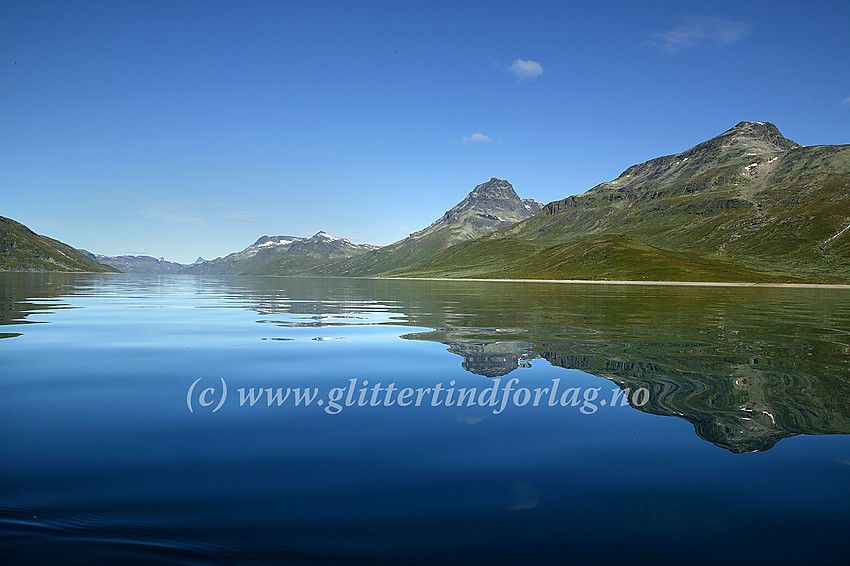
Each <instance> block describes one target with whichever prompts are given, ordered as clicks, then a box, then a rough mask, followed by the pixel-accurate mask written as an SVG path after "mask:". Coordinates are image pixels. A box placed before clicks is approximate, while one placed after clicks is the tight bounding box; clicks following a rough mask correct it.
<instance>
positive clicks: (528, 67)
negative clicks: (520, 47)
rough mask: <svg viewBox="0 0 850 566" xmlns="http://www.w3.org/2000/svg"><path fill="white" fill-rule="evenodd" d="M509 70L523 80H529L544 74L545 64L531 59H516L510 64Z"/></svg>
mask: <svg viewBox="0 0 850 566" xmlns="http://www.w3.org/2000/svg"><path fill="white" fill-rule="evenodd" d="M508 72H509V73H510V74H512V75H513V76H515V77H516V78H517V79H519V80H521V81H528V80H532V79H536V78H537V77H539V76H540V75H542V74H543V65H541V64H540V63H538V62H537V61H532V60H531V59H516V60H514V62H513V63H511V64H510V65H509V66H508Z"/></svg>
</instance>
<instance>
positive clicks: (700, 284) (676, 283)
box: [0, 270, 850, 289]
mask: <svg viewBox="0 0 850 566" xmlns="http://www.w3.org/2000/svg"><path fill="white" fill-rule="evenodd" d="M1 273H62V274H91V275H157V276H162V275H178V276H189V277H205V276H209V277H297V278H304V279H367V280H373V281H460V282H463V281H466V282H477V283H560V284H573V285H576V284H578V285H653V286H669V287H770V288H780V289H781V288H788V289H850V284H844V283H742V282H731V281H633V280H619V279H481V278H464V277H382V276H379V275H374V276H360V277H347V276H345V275H304V274H298V275H230V274H215V275H213V274H205V273H141V272H139V273H125V272H117V273H116V272H112V271H7V270H0V274H1Z"/></svg>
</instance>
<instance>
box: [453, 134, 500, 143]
mask: <svg viewBox="0 0 850 566" xmlns="http://www.w3.org/2000/svg"><path fill="white" fill-rule="evenodd" d="M460 143H493V140H492V139H490V138H489V137H487V136H485V135H484V134H482V133H481V132H475V133H474V134H470V135H468V136H463V137H462V138H460Z"/></svg>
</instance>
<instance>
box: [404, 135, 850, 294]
mask: <svg viewBox="0 0 850 566" xmlns="http://www.w3.org/2000/svg"><path fill="white" fill-rule="evenodd" d="M848 211H850V146H848V145H841V146H812V147H803V146H801V145H799V144H797V143H795V142H793V141H791V140H788V139H786V138H784V137H783V136H782V134H781V133H780V132H779V130H778V129H777V128H776V126H774V125H773V124H770V123H767V122H741V123H739V124H738V125H736V126H735V127H733V128H731V129H730V130H728V131H726V132H724V133H722V134H720V135H719V136H717V137H715V138H712V139H711V140H708V141H706V142H704V143H701V144H699V145H697V146H695V147H693V148H691V149H689V150H687V151H684V152H682V153H679V154H676V155H669V156H666V157H659V158H656V159H652V160H650V161H647V162H645V163H642V164H639V165H634V166H632V167H629V168H628V169H627V170H626V171H624V172H623V173H622V174H621V175H620V176H619V177H617V178H616V179H614V180H613V181H610V182H607V183H602V184H600V185H598V186H596V187H594V188H592V189H590V190H589V191H587V192H586V193H584V194H582V195H579V196H571V197H567V198H565V199H562V200H558V201H555V202H551V203H549V204H547V205H546V206H544V207H543V209H542V210H541V211H540V212H539V213H538V214H537V215H536V216H534V217H533V218H530V219H528V220H526V221H524V222H521V223H518V224H516V225H514V226H511V227H509V228H506V229H504V230H500V231H498V232H496V233H494V234H492V235H490V236H487V237H484V238H481V239H479V240H476V241H473V242H466V243H462V244H459V245H456V246H454V247H453V248H451V249H448V250H446V251H444V252H442V253H440V254H437V255H436V256H435V257H433V258H431V259H429V260H428V261H425V262H423V263H422V264H420V265H419V266H417V268H416V269H415V270H411V271H410V273H409V274H410V275H431V276H457V277H488V278H489V277H493V278H510V277H517V278H546V279H618V280H624V279H636V280H653V279H654V280H677V281H683V280H700V281H709V280H714V281H793V280H809V281H817V282H829V281H850V230H847V228H848V226H850V213H848Z"/></svg>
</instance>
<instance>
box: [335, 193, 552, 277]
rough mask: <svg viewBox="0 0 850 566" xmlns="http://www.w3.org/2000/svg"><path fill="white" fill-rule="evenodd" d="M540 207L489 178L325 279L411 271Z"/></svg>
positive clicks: (531, 200)
mask: <svg viewBox="0 0 850 566" xmlns="http://www.w3.org/2000/svg"><path fill="white" fill-rule="evenodd" d="M542 206H543V205H541V204H540V203H539V202H537V201H536V200H534V199H521V198H520V197H519V195H517V194H516V191H514V188H513V187H512V186H511V184H510V183H509V182H507V181H505V180H502V179H496V178H492V179H490V180H489V181H487V182H486V183H482V184H480V185H478V186H476V187H475V188H474V189H473V190H472V191H471V192H470V193H469V194H468V195H467V196H466V198H464V199H463V200H462V201H461V202H459V203H458V204H457V205H455V206H454V207H452V208H451V210H449V211H448V212H446V213H445V214H444V215H443V216H441V217H440V218H439V219H438V220H437V221H436V222H434V223H433V224H431V225H430V226H428V227H427V228H424V229H422V230H420V231H418V232H414V233H413V234H411V235H410V236H408V237H407V238H405V239H403V240H400V241H398V242H396V243H394V244H390V245H389V246H386V247H383V248H380V249H378V250H375V251H373V252H371V253H368V254H365V255H363V256H362V257H358V258H356V259H353V260H350V261H345V262H335V263H334V264H331V265H329V266H325V267H322V268H321V269H320V270H319V272H320V273H321V274H326V275H358V276H360V275H391V274H394V273H398V272H400V271H405V270H410V269H412V268H413V267H415V266H417V265H418V264H420V263H422V262H423V261H427V260H428V259H430V258H431V257H432V256H433V255H434V254H436V253H439V252H441V251H443V250H445V249H447V248H449V247H451V246H452V245H454V244H457V243H460V242H465V241H469V240H474V239H476V238H480V237H481V236H485V235H487V234H490V233H492V232H495V231H496V230H499V229H501V228H505V227H507V226H511V225H513V224H515V223H517V222H519V221H521V220H524V219H526V218H529V217H531V216H533V215H534V214H535V213H537V212H538V211H539V210H540V209H541V208H542Z"/></svg>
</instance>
